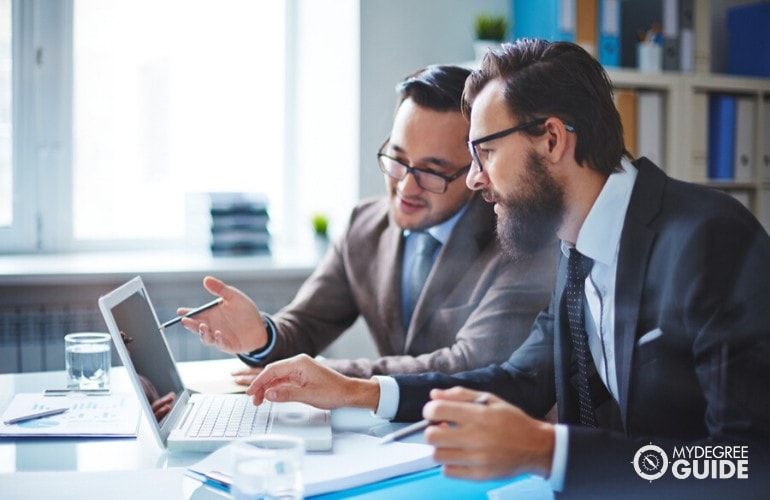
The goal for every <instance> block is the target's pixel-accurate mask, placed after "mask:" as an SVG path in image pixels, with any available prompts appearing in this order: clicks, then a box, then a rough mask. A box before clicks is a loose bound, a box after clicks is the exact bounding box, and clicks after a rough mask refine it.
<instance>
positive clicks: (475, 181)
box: [465, 163, 489, 191]
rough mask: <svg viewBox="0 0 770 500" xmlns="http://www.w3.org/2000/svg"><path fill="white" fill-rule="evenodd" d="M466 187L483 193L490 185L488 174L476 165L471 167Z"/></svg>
mask: <svg viewBox="0 0 770 500" xmlns="http://www.w3.org/2000/svg"><path fill="white" fill-rule="evenodd" d="M465 185H466V186H468V189H472V190H473V191H481V190H482V189H484V188H486V187H487V186H488V185H489V178H488V177H487V174H486V172H484V171H482V170H481V169H480V168H479V167H478V166H477V165H476V163H473V165H471V169H470V170H468V175H467V176H466V177H465Z"/></svg>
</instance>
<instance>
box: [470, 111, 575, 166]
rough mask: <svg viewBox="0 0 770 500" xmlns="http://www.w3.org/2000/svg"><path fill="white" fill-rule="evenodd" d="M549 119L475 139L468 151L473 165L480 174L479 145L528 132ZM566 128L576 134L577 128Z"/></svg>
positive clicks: (570, 126)
mask: <svg viewBox="0 0 770 500" xmlns="http://www.w3.org/2000/svg"><path fill="white" fill-rule="evenodd" d="M547 119H548V118H538V119H536V120H532V121H529V122H526V123H522V124H521V125H516V126H515V127H511V128H507V129H505V130H501V131H500V132H495V133H494V134H489V135H485V136H484V137H480V138H478V139H474V140H472V141H468V151H470V153H471V158H472V159H473V163H475V164H476V166H477V167H478V168H479V172H481V170H482V166H481V156H480V155H479V145H480V144H483V143H485V142H489V141H493V140H495V139H500V138H501V137H505V136H507V135H511V134H513V133H514V132H521V131H522V130H527V129H528V128H532V127H536V126H538V125H542V124H543V123H545V121H546V120H547ZM564 128H565V129H567V132H574V131H575V128H574V127H573V126H572V125H568V124H566V123H565V124H564Z"/></svg>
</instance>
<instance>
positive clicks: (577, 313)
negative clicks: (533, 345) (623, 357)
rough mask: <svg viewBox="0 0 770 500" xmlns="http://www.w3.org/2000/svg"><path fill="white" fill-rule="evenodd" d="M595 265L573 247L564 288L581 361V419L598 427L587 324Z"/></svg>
mask: <svg viewBox="0 0 770 500" xmlns="http://www.w3.org/2000/svg"><path fill="white" fill-rule="evenodd" d="M593 265H594V261H593V260H591V259H590V258H588V257H586V256H585V255H583V254H581V253H580V252H578V251H577V250H576V249H574V248H572V249H570V251H569V259H568V261H567V268H568V272H567V286H566V287H565V290H564V295H565V297H566V303H567V317H568V319H569V331H570V336H571V337H572V348H573V350H574V352H575V356H576V358H577V364H578V398H579V406H580V423H581V424H583V425H586V426H589V427H596V414H595V413H594V406H593V401H592V399H591V391H590V390H589V388H588V371H589V366H590V363H591V361H590V356H591V351H590V350H589V349H588V335H587V334H586V325H585V281H586V277H587V276H588V273H590V272H591V268H592V267H593Z"/></svg>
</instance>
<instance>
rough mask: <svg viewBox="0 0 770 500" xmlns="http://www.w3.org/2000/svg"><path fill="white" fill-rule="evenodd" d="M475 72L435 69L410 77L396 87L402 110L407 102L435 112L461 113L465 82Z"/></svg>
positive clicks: (455, 67) (448, 67)
mask: <svg viewBox="0 0 770 500" xmlns="http://www.w3.org/2000/svg"><path fill="white" fill-rule="evenodd" d="M470 74H471V72H470V70H469V69H466V68H461V67H459V66H447V65H433V66H428V67H426V68H424V69H421V70H419V71H415V72H414V73H412V74H411V75H409V76H407V77H406V78H405V79H404V80H403V81H402V82H401V83H399V84H398V85H397V86H396V91H397V92H398V96H399V99H398V106H400V105H401V103H402V102H404V101H405V100H407V99H412V100H413V101H414V102H415V104H418V105H420V106H422V107H425V108H428V109H433V110H435V111H460V110H461V108H462V100H463V90H464V89H465V80H466V78H468V75H470Z"/></svg>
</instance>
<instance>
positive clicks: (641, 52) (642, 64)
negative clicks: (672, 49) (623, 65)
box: [636, 42, 663, 73]
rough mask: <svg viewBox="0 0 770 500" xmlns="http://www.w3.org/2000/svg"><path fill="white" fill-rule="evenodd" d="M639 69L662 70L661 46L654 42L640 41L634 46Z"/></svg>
mask: <svg viewBox="0 0 770 500" xmlns="http://www.w3.org/2000/svg"><path fill="white" fill-rule="evenodd" d="M636 61H637V66H638V68H639V71H646V72H650V73H658V72H660V71H662V70H663V47H662V46H661V45H660V44H659V43H655V42H641V43H639V44H638V45H637V46H636Z"/></svg>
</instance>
